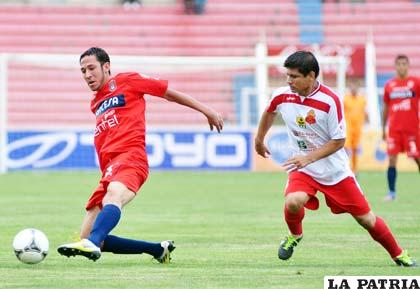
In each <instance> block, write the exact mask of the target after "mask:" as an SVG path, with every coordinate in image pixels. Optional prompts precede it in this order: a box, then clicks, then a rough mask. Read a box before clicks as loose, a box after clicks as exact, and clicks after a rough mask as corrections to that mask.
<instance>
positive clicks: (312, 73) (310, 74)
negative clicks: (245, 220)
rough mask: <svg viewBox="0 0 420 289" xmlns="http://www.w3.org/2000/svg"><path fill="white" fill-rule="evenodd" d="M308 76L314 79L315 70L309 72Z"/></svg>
mask: <svg viewBox="0 0 420 289" xmlns="http://www.w3.org/2000/svg"><path fill="white" fill-rule="evenodd" d="M308 76H309V77H310V78H312V79H314V80H315V79H316V76H315V72H313V71H311V72H309V74H308Z"/></svg>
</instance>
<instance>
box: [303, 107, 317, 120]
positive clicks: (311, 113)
mask: <svg viewBox="0 0 420 289" xmlns="http://www.w3.org/2000/svg"><path fill="white" fill-rule="evenodd" d="M305 121H306V122H307V123H308V124H314V123H316V118H315V111H314V110H313V109H311V110H310V111H308V114H307V115H306V117H305Z"/></svg>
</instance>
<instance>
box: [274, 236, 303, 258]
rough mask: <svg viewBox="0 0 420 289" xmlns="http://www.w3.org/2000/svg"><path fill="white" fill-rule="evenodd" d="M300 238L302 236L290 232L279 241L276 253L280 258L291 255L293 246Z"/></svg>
mask: <svg viewBox="0 0 420 289" xmlns="http://www.w3.org/2000/svg"><path fill="white" fill-rule="evenodd" d="M300 240H302V237H300V238H296V237H294V236H293V235H292V234H290V235H288V236H286V237H285V238H284V240H283V241H281V243H280V247H279V251H278V255H279V258H280V259H282V260H287V259H289V258H290V257H292V255H293V250H294V247H296V246H297V244H298V243H299V242H300Z"/></svg>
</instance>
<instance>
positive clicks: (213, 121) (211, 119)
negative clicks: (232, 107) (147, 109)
mask: <svg viewBox="0 0 420 289" xmlns="http://www.w3.org/2000/svg"><path fill="white" fill-rule="evenodd" d="M163 97H164V98H165V99H166V100H168V101H173V102H176V103H179V104H181V105H185V106H188V107H190V108H192V109H194V110H196V111H199V112H201V113H202V114H204V115H205V116H206V118H207V121H208V123H209V125H210V129H211V130H213V127H215V128H216V129H217V131H218V132H220V131H221V130H222V129H223V118H222V116H221V115H220V114H219V113H217V112H216V111H215V110H214V109H212V108H211V107H208V106H207V105H205V104H203V103H201V102H200V101H198V100H196V99H195V98H193V97H191V96H189V95H188V94H186V93H183V92H180V91H177V90H174V89H170V88H168V89H167V90H166V93H165V95H164V96H163Z"/></svg>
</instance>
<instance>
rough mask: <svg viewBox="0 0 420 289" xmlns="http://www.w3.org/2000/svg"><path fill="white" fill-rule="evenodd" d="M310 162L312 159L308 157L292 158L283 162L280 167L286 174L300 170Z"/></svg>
mask: <svg viewBox="0 0 420 289" xmlns="http://www.w3.org/2000/svg"><path fill="white" fill-rule="evenodd" d="M312 162H313V161H312V159H311V158H310V157H308V156H294V157H291V158H290V159H288V160H287V161H285V162H284V163H283V164H282V165H281V166H282V167H283V169H284V170H285V171H286V172H287V173H290V172H293V171H296V170H298V169H302V168H304V167H306V166H307V165H309V164H311V163H312Z"/></svg>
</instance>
